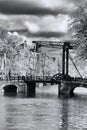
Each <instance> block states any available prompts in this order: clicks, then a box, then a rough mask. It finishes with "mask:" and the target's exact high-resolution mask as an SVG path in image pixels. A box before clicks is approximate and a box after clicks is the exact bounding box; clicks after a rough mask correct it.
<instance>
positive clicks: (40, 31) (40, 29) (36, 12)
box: [0, 0, 76, 38]
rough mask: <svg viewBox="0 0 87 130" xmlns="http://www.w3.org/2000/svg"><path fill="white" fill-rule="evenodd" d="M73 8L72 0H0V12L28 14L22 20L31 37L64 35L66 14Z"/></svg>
mask: <svg viewBox="0 0 87 130" xmlns="http://www.w3.org/2000/svg"><path fill="white" fill-rule="evenodd" d="M75 9H76V6H75V4H74V3H73V1H72V0H0V12H1V13H3V14H27V15H28V18H27V19H25V17H24V19H23V18H22V20H23V22H24V25H25V26H26V27H27V28H28V30H29V33H30V36H33V37H46V38H49V37H50V38H52V37H54V38H59V37H61V36H64V35H65V34H66V32H67V27H68V26H67V25H68V21H69V17H68V16H69V15H70V14H71V13H72V12H74V11H75ZM2 16H3V15H2ZM3 18H7V17H5V16H4V17H3Z"/></svg>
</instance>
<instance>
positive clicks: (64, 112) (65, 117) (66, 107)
mask: <svg viewBox="0 0 87 130" xmlns="http://www.w3.org/2000/svg"><path fill="white" fill-rule="evenodd" d="M68 112H69V104H68V99H66V100H62V108H61V115H62V117H61V119H62V124H61V127H62V128H61V130H68Z"/></svg>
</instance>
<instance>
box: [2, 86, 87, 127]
mask: <svg viewBox="0 0 87 130" xmlns="http://www.w3.org/2000/svg"><path fill="white" fill-rule="evenodd" d="M52 89H53V88H51V90H52ZM51 90H50V89H48V88H47V91H45V89H44V90H43V89H42V88H41V89H40V90H37V95H36V97H35V98H27V97H26V96H25V95H23V94H17V95H14V96H12V95H3V93H0V130H82V129H83V130H86V129H87V95H86V94H79V95H76V96H74V97H72V98H62V97H61V98H59V97H58V95H57V94H58V93H57V90H56V88H55V89H54V90H52V91H51ZM42 92H43V93H42Z"/></svg>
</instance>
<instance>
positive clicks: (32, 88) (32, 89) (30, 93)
mask: <svg viewBox="0 0 87 130" xmlns="http://www.w3.org/2000/svg"><path fill="white" fill-rule="evenodd" d="M26 83H27V97H35V94H36V82H30V81H27V82H26Z"/></svg>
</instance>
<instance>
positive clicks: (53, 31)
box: [24, 15, 69, 37]
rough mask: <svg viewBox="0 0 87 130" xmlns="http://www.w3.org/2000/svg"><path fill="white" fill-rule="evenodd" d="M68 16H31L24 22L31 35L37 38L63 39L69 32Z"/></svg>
mask: <svg viewBox="0 0 87 130" xmlns="http://www.w3.org/2000/svg"><path fill="white" fill-rule="evenodd" d="M68 20H69V17H68V16H67V15H57V16H53V15H49V16H41V17H39V16H29V17H28V19H27V20H24V25H25V26H26V27H27V28H28V31H29V35H30V34H31V35H32V36H36V37H39V36H40V37H61V36H64V34H65V33H66V32H67V22H68Z"/></svg>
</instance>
